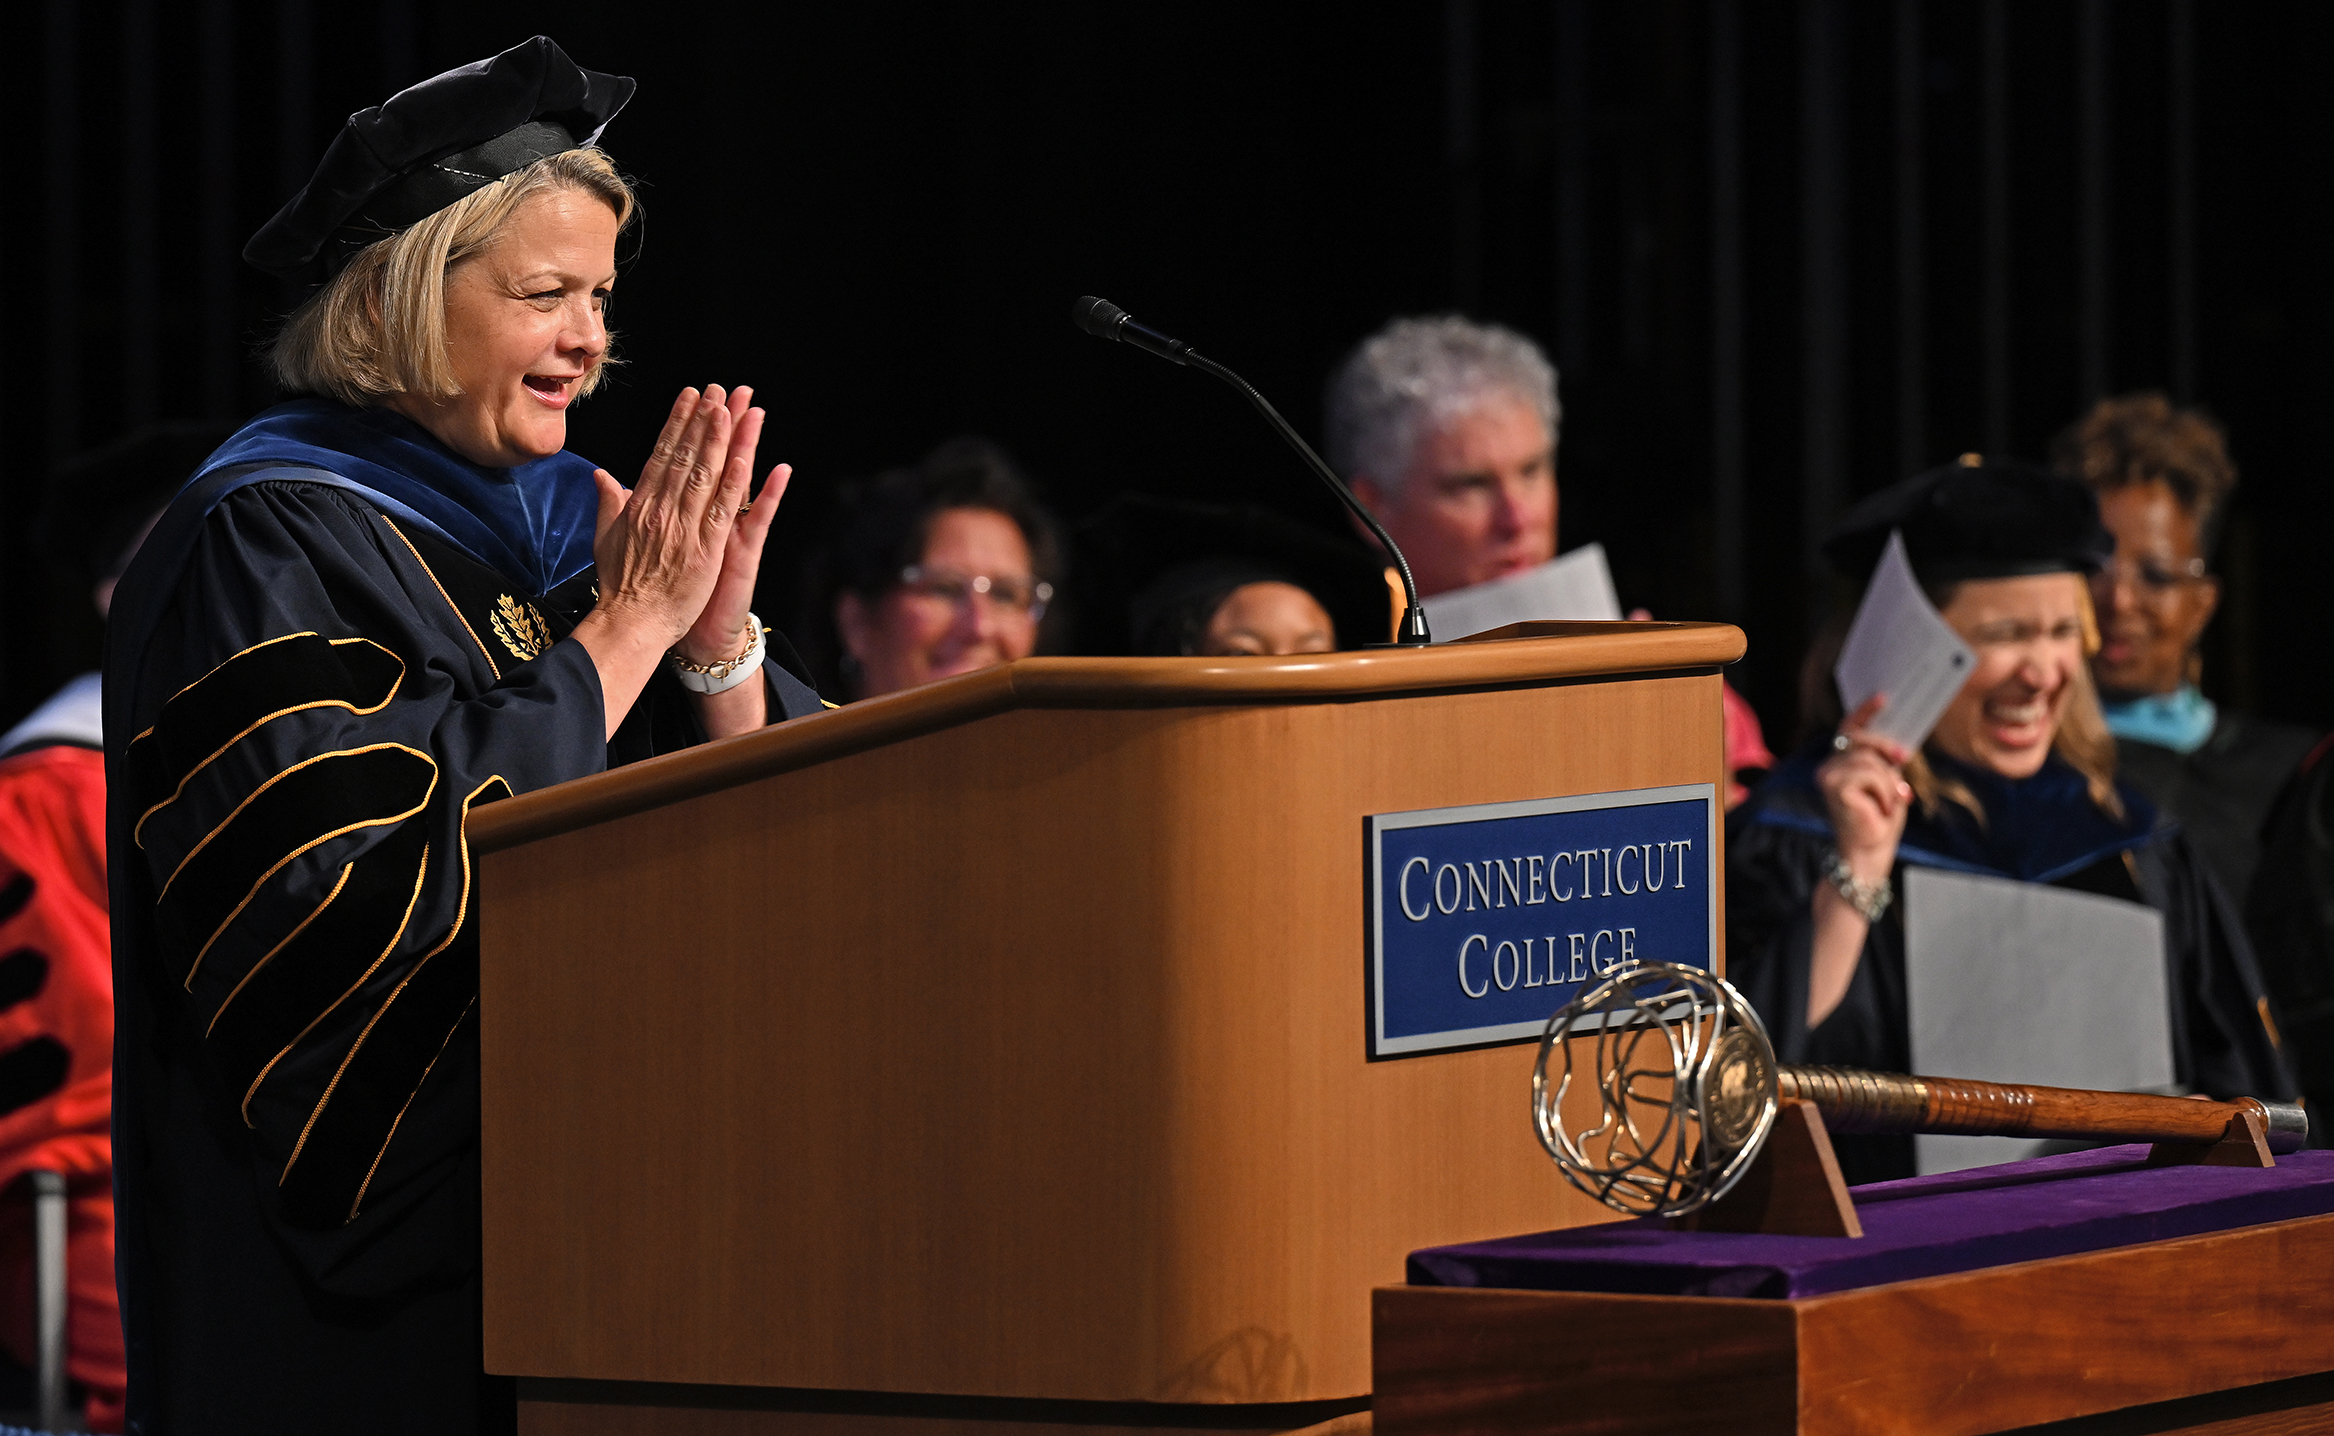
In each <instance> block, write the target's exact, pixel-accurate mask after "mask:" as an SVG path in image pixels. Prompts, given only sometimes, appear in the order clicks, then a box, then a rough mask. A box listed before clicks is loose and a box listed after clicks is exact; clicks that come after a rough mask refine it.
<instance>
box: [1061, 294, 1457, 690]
mask: <svg viewBox="0 0 2334 1436" xmlns="http://www.w3.org/2000/svg"><path fill="white" fill-rule="evenodd" d="M1070 322H1071V323H1073V324H1075V325H1077V326H1078V327H1079V328H1080V329H1083V330H1085V331H1086V332H1087V333H1088V334H1091V335H1093V336H1094V337H1095V338H1097V339H1111V340H1116V341H1117V342H1119V343H1121V344H1132V345H1134V346H1135V347H1136V348H1137V349H1147V350H1149V351H1150V352H1151V353H1153V354H1156V355H1158V356H1159V357H1160V358H1162V359H1166V360H1169V361H1171V362H1173V363H1177V364H1188V365H1190V366H1191V367H1192V368H1194V369H1198V370H1201V371H1203V372H1205V373H1209V374H1213V375H1215V376H1216V377H1217V378H1218V379H1221V380H1223V381H1224V382H1225V383H1227V384H1229V385H1231V386H1232V387H1233V388H1235V389H1237V390H1239V391H1240V392H1241V393H1242V394H1245V395H1247V396H1248V402H1249V403H1251V404H1253V405H1255V406H1256V412H1257V413H1259V414H1262V415H1263V416H1264V417H1265V421H1266V422H1267V423H1270V424H1271V425H1272V427H1273V428H1275V429H1277V430H1279V431H1280V436H1281V437H1282V438H1284V439H1286V440H1288V441H1289V447H1290V448H1292V449H1295V450H1296V451H1297V453H1298V455H1299V456H1300V457H1301V458H1303V459H1304V461H1305V462H1306V463H1307V464H1309V465H1311V466H1312V470H1313V472H1314V473H1316V474H1319V475H1320V476H1321V482H1323V483H1325V484H1327V485H1328V486H1329V490H1330V492H1331V493H1334V494H1336V495H1337V497H1338V498H1339V499H1341V500H1343V501H1344V503H1345V506H1346V507H1347V508H1348V509H1351V510H1352V511H1353V516H1354V517H1355V518H1357V519H1360V520H1361V521H1362V526H1363V527H1365V528H1367V529H1368V530H1369V531H1370V532H1371V533H1372V534H1374V535H1376V537H1377V540H1378V542H1379V543H1381V544H1383V545H1385V548H1386V552H1387V553H1388V554H1390V555H1392V556H1393V559H1394V568H1395V570H1396V571H1397V572H1398V573H1400V574H1401V575H1402V602H1403V604H1404V605H1405V607H1404V609H1403V612H1402V629H1401V633H1400V635H1399V636H1398V637H1397V638H1396V639H1395V640H1394V641H1395V642H1396V643H1397V644H1402V645H1410V644H1420V643H1431V642H1433V641H1434V640H1433V639H1432V637H1431V636H1430V635H1429V634H1428V633H1427V628H1426V610H1425V609H1424V608H1421V607H1420V606H1419V603H1418V584H1417V582H1416V581H1415V580H1413V579H1412V578H1411V577H1410V560H1408V559H1406V558H1404V557H1403V556H1402V550H1401V549H1400V548H1398V547H1396V546H1395V543H1394V540H1393V539H1392V538H1390V537H1388V536H1387V534H1386V530H1385V528H1384V527H1383V526H1381V525H1380V524H1379V523H1378V520H1377V517H1376V516H1375V515H1374V514H1372V513H1371V512H1370V511H1369V509H1368V508H1366V507H1364V506H1363V504H1362V501H1361V500H1360V499H1357V498H1355V497H1354V496H1353V490H1351V489H1349V488H1347V487H1346V486H1345V480H1343V479H1341V478H1339V477H1338V476H1337V470H1335V469H1333V468H1331V467H1329V465H1328V464H1326V463H1324V462H1322V459H1321V456H1320V455H1319V454H1316V453H1314V452H1313V446H1312V445H1311V444H1308V443H1306V442H1305V440H1304V436H1303V435H1301V434H1299V433H1298V432H1297V431H1296V430H1295V429H1294V428H1292V427H1290V425H1289V421H1288V420H1286V419H1284V418H1282V417H1281V416H1280V410H1278V409H1275V408H1274V407H1272V405H1271V403H1269V402H1268V401H1267V400H1266V399H1265V397H1264V396H1263V395H1262V394H1259V393H1257V392H1256V386H1255V385H1253V384H1251V383H1249V382H1248V381H1247V380H1245V379H1243V378H1241V377H1240V376H1239V375H1237V374H1235V373H1233V372H1232V371H1231V370H1229V369H1227V368H1225V367H1224V366H1223V365H1221V364H1218V363H1217V362H1216V361H1215V360H1213V359H1210V358H1208V357H1207V356H1206V355H1204V354H1202V353H1200V352H1199V351H1198V350H1196V349H1194V348H1192V347H1191V346H1190V345H1189V344H1186V343H1184V342H1183V341H1182V340H1180V339H1170V338H1168V337H1167V336H1166V335H1164V334H1161V333H1160V332H1159V331H1158V330H1156V329H1153V328H1151V327H1149V326H1148V325H1144V324H1137V323H1136V322H1135V321H1134V319H1133V317H1132V316H1131V315H1129V314H1128V313H1127V312H1126V311H1125V310H1123V309H1121V308H1119V307H1118V306H1117V305H1115V304H1113V303H1111V302H1110V301H1109V300H1107V299H1097V298H1096V297H1094V296H1093V295H1091V294H1089V295H1087V296H1086V297H1085V298H1083V299H1081V300H1079V301H1078V302H1077V303H1076V304H1074V305H1072V306H1071V308H1070Z"/></svg>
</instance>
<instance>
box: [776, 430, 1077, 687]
mask: <svg viewBox="0 0 2334 1436" xmlns="http://www.w3.org/2000/svg"><path fill="white" fill-rule="evenodd" d="M839 507H840V513H839V514H838V516H837V519H836V522H835V525H834V529H833V537H832V538H831V539H830V540H829V542H828V545H827V547H826V550H825V552H824V554H823V555H822V558H821V561H820V563H819V564H818V565H817V567H816V568H815V570H814V573H815V578H814V582H813V583H812V585H811V599H810V603H809V611H808V612H807V613H806V614H805V615H804V617H805V619H806V620H808V622H807V623H806V624H805V627H804V631H805V632H806V633H812V634H818V635H819V637H820V638H821V639H823V640H824V641H823V642H819V641H815V640H814V643H813V645H812V653H813V661H814V663H820V664H822V665H823V666H827V667H828V668H829V669H830V671H831V672H832V674H833V675H834V678H835V680H836V682H837V684H839V690H838V691H839V692H840V693H842V694H843V695H844V696H847V697H850V698H874V697H877V696H879V695H881V694H885V693H896V692H898V691H900V690H901V689H904V688H913V687H916V686H917V685H919V684H923V683H929V682H932V681H933V680H934V679H938V678H951V677H954V676H955V675H957V674H959V673H971V672H974V671H976V670H978V669H982V668H990V667H994V666H995V665H997V664H1000V663H1010V662H1012V661H1013V660H1014V659H1016V658H1027V657H1028V656H1029V655H1030V653H1031V652H1032V651H1034V650H1035V648H1036V646H1037V640H1038V631H1039V625H1040V624H1041V623H1043V622H1044V620H1045V614H1046V606H1047V604H1049V603H1050V602H1051V601H1052V599H1053V593H1054V580H1055V578H1056V576H1057V575H1058V573H1059V572H1060V563H1061V557H1060V555H1061V543H1060V540H1059V538H1058V537H1057V532H1058V530H1057V528H1056V525H1055V523H1054V520H1053V517H1052V515H1050V514H1049V513H1047V512H1046V510H1045V508H1044V506H1043V505H1041V504H1040V503H1039V502H1038V501H1037V496H1036V495H1035V493H1033V492H1032V491H1031V489H1030V486H1029V482H1028V480H1027V479H1025V478H1023V477H1022V475H1021V473H1020V471H1019V470H1018V469H1016V468H1015V467H1014V465H1013V461H1012V460H1011V459H1009V458H1008V457H1006V455H1005V451H1004V450H1002V449H1000V448H999V447H997V446H996V445H995V444H993V443H990V442H989V441H988V440H986V439H978V438H969V437H968V438H961V439H954V440H951V441H950V442H948V443H945V444H942V445H941V446H940V447H939V448H937V449H934V450H933V451H932V452H931V453H930V454H928V455H926V456H925V458H924V461H923V462H922V463H920V464H917V465H916V466H915V467H914V468H909V469H894V470H892V471H890V472H888V473H884V474H878V475H877V476H876V477H874V478H872V479H867V480H864V481H862V482H860V483H857V484H853V485H851V486H849V487H847V488H846V489H845V490H844V491H843V494H842V496H841V501H840V505H839ZM828 625H832V627H831V628H828V627H827V626H828ZM822 629H824V630H826V631H825V632H823V633H822V632H821V630H822Z"/></svg>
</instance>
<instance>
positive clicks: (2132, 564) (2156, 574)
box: [2091, 558, 2205, 596]
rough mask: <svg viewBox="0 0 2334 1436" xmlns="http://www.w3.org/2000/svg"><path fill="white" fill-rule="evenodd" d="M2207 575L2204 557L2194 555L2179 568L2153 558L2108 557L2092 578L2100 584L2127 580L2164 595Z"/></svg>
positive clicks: (2105, 585) (2151, 591)
mask: <svg viewBox="0 0 2334 1436" xmlns="http://www.w3.org/2000/svg"><path fill="white" fill-rule="evenodd" d="M2204 576H2205V568H2204V560H2203V559H2201V558H2192V559H2190V560H2188V561H2187V562H2186V563H2183V564H2180V565H2178V566H2177V567H2166V566H2165V565H2164V564H2162V563H2159V562H2157V561H2156V560H2155V559H2152V558H2142V559H2138V560H2131V559H2120V558H2117V559H2109V560H2108V561H2107V567H2105V568H2103V569H2101V570H2100V571H2099V575H2098V577H2096V578H2094V579H2092V580H2091V581H2092V582H2093V583H2095V584H2098V585H2100V586H2101V587H2111V586H2113V585H2115V584H2117V583H2128V584H2130V585H2131V586H2132V587H2133V588H2135V589H2138V590H2139V591H2140V592H2142V593H2146V594H2150V595H2154V596H2161V595H2163V594H2167V593H2170V592H2171V591H2172V590H2173V589H2175V588H2178V587H2180V586H2181V585H2182V584H2185V583H2198V582H2201V581H2202V580H2203V578H2204Z"/></svg>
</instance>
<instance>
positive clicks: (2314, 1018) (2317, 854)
mask: <svg viewBox="0 0 2334 1436" xmlns="http://www.w3.org/2000/svg"><path fill="white" fill-rule="evenodd" d="M2328 747H2329V745H2327V744H2321V745H2320V746H2319V747H2318V749H2317V750H2316V751H2315V752H2313V753H2311V754H2310V755H2309V756H2308V758H2307V760H2306V761H2304V762H2303V764H2302V766H2301V770H2300V771H2299V772H2298V773H2296V774H2295V775H2294V778H2293V781H2292V782H2291V783H2289V784H2288V785H2287V786H2286V789H2285V791H2284V793H2283V794H2282V795H2280V796H2279V798H2278V800H2277V802H2276V804H2275V805H2274V806H2273V807H2272V808H2271V810H2270V814H2269V819H2268V821H2267V823H2265V824H2264V825H2263V828H2262V835H2261V836H2262V848H2261V866H2260V867H2259V869H2257V870H2256V871H2255V873H2254V877H2253V894H2252V898H2251V900H2250V902H2249V903H2248V904H2247V906H2246V910H2245V920H2246V922H2247V924H2248V925H2249V926H2250V927H2251V928H2252V931H2253V935H2254V938H2255V940H2257V941H2258V942H2259V943H2260V944H2261V972H2262V976H2263V977H2264V978H2266V979H2267V980H2268V983H2269V993H2270V999H2271V1001H2272V1002H2274V1003H2275V1004H2276V1011H2277V1021H2278V1025H2279V1026H2280V1028H2281V1029H2282V1030H2283V1032H2284V1035H2285V1041H2286V1046H2287V1048H2288V1050H2289V1051H2291V1052H2292V1054H2293V1065H2294V1072H2295V1074H2296V1075H2297V1076H2298V1077H2299V1078H2300V1079H2301V1087H2302V1095H2303V1096H2304V1098H2306V1099H2307V1100H2308V1102H2309V1104H2310V1113H2311V1120H2310V1143H2311V1145H2312V1146H2326V1145H2334V1134H2330V1133H2328V1132H2327V1131H2326V1130H2325V1119H2324V1117H2323V1115H2322V1114H2324V1113H2325V1112H2326V1111H2328V1110H2329V1108H2330V1107H2334V759H2330V758H2329V757H2328Z"/></svg>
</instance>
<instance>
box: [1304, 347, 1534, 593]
mask: <svg viewBox="0 0 2334 1436" xmlns="http://www.w3.org/2000/svg"><path fill="white" fill-rule="evenodd" d="M1327 410H1328V435H1327V438H1328V446H1329V462H1330V463H1332V464H1334V465H1336V467H1337V470H1338V472H1339V473H1341V474H1343V475H1345V476H1346V478H1347V480H1348V481H1349V482H1350V483H1351V484H1352V486H1353V491H1354V495H1355V497H1357V498H1359V499H1360V500H1361V501H1362V502H1363V503H1364V504H1367V505H1368V506H1369V509H1370V512H1371V513H1373V514H1375V515H1377V518H1378V522H1380V523H1382V524H1384V525H1385V526H1386V532H1387V533H1389V534H1391V535H1392V536H1393V539H1394V542H1395V543H1397V544H1400V545H1401V546H1402V552H1403V554H1404V555H1405V556H1406V557H1407V558H1408V559H1409V560H1410V567H1411V574H1412V576H1413V577H1414V578H1415V579H1416V580H1417V581H1418V591H1419V594H1420V595H1421V596H1423V597H1428V598H1431V597H1433V596H1434V595H1435V594H1438V593H1447V592H1449V591H1450V590H1452V589H1457V588H1466V587H1468V586H1470V585H1472V584H1478V583H1483V582H1486V581H1488V580H1490V579H1495V578H1501V577H1504V576H1506V575H1508V574H1511V573H1520V572H1522V571H1523V570H1525V569H1527V568H1531V567H1533V566H1534V565H1536V564H1542V563H1546V562H1547V561H1548V560H1549V559H1551V558H1553V557H1555V555H1556V436H1557V426H1558V424H1559V422H1560V421H1561V420H1562V418H1563V412H1564V411H1563V408H1562V406H1560V405H1559V404H1558V403H1557V400H1556V370H1555V368H1554V367H1553V366H1552V365H1550V364H1549V363H1548V360H1547V358H1546V357H1545V356H1544V355H1542V354H1541V353H1540V348H1539V346H1538V345H1536V344H1534V343H1533V342H1532V341H1531V340H1529V339H1527V338H1525V337H1524V336H1523V335H1521V334H1518V333H1516V332H1515V331H1514V330H1512V329H1505V328H1502V327H1500V326H1498V325H1496V324H1478V323H1476V322H1474V321H1472V320H1468V319H1462V318H1460V317H1458V316H1457V315H1443V316H1438V317H1434V318H1420V319H1397V320H1395V321H1394V322H1393V323H1391V324H1389V325H1387V326H1386V327H1385V328H1383V329H1381V330H1379V331H1378V332H1377V333H1375V334H1373V335H1371V336H1370V337H1369V338H1368V339H1365V340H1363V341H1362V343H1361V345H1360V347H1358V348H1356V349H1355V350H1354V352H1353V353H1352V354H1351V355H1350V356H1349V357H1348V358H1347V359H1346V361H1345V362H1344V363H1343V364H1342V365H1340V366H1339V367H1338V370H1337V372H1336V374H1335V375H1334V376H1333V377H1332V378H1331V379H1330V381H1329V394H1328V401H1327Z"/></svg>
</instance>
